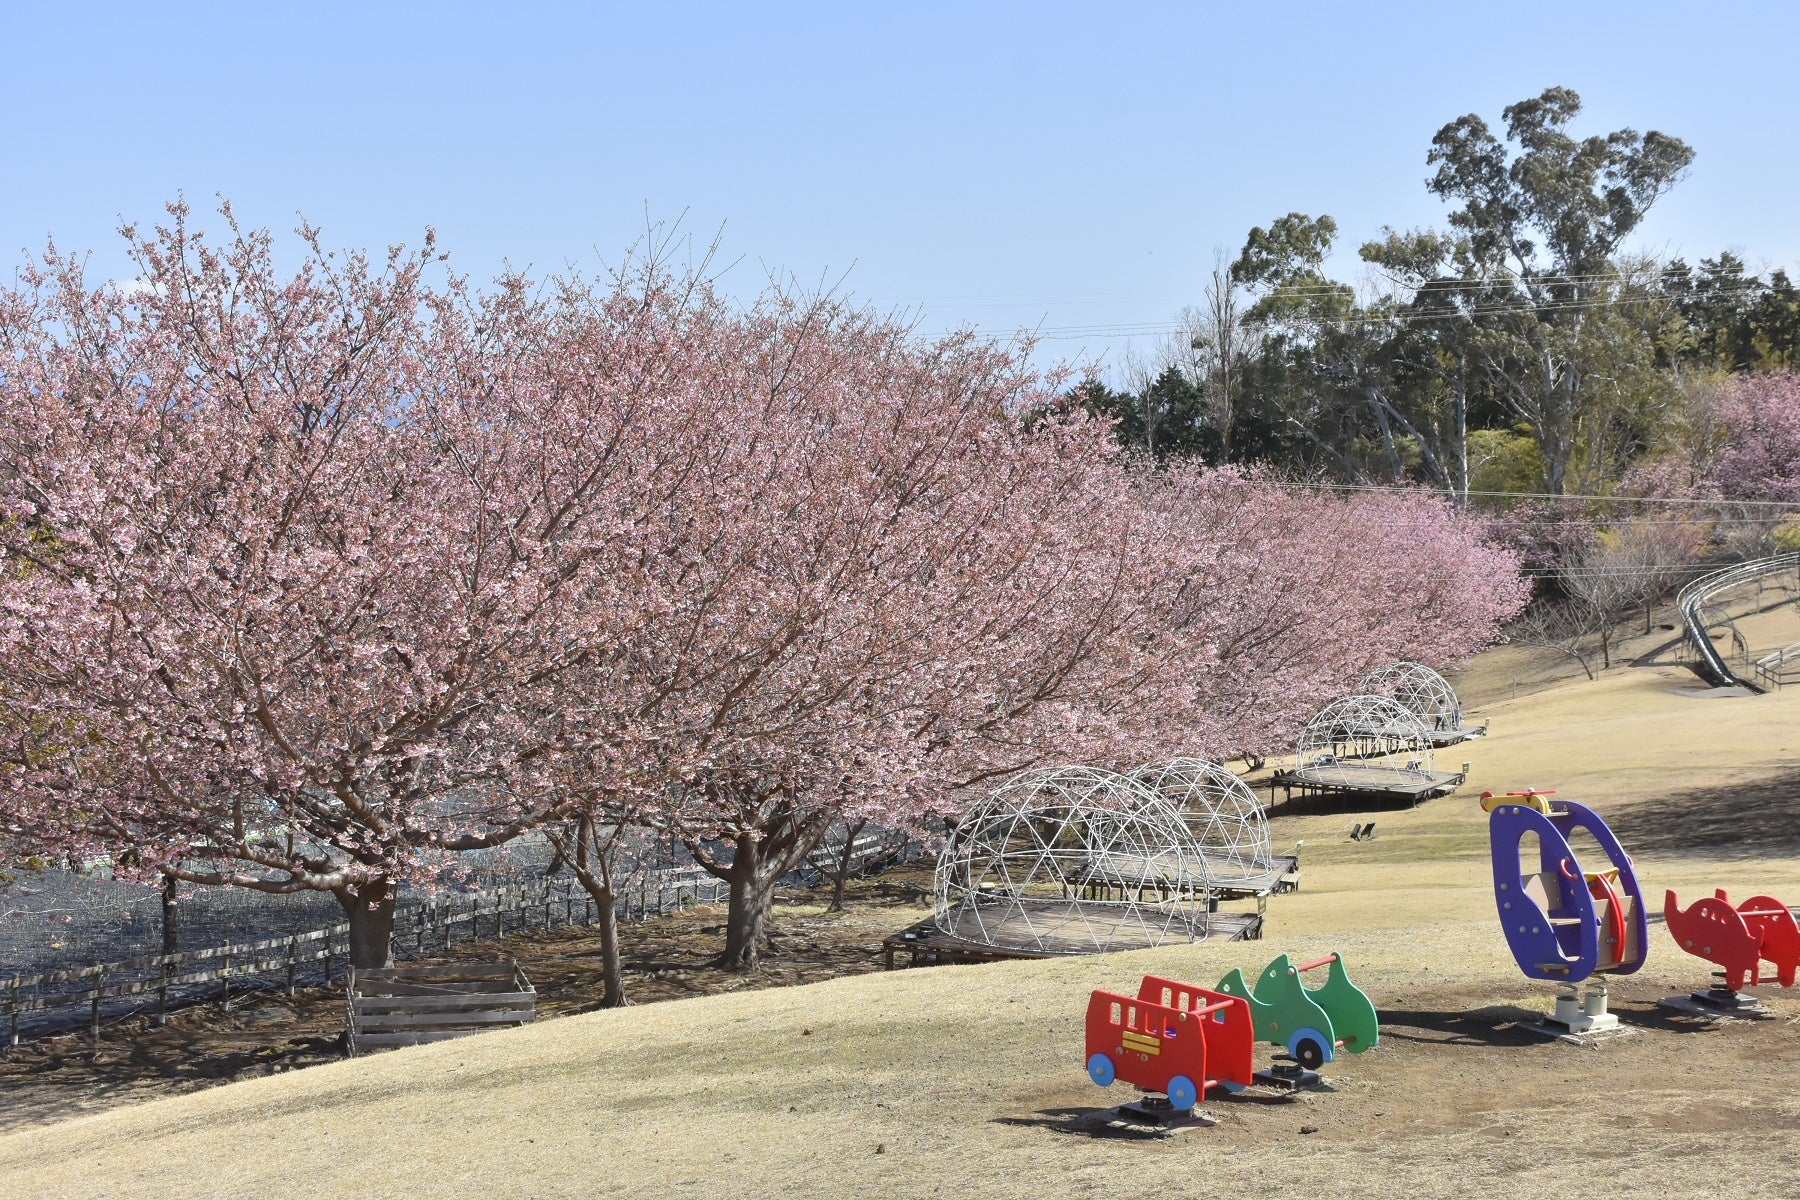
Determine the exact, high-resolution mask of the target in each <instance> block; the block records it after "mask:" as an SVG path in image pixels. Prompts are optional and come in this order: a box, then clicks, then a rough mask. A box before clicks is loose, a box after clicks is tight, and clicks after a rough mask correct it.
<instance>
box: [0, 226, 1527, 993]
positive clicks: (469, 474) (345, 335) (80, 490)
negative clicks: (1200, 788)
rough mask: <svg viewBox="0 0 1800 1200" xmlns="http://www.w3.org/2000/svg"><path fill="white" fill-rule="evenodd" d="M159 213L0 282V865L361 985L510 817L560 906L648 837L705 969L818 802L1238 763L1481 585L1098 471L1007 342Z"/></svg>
mask: <svg viewBox="0 0 1800 1200" xmlns="http://www.w3.org/2000/svg"><path fill="white" fill-rule="evenodd" d="M171 211H172V222H171V224H170V225H169V226H168V227H167V228H163V229H159V230H158V231H157V232H156V233H155V235H154V236H151V237H148V238H144V239H137V238H136V237H135V235H134V237H133V244H134V246H135V253H136V255H137V262H138V267H139V271H140V274H141V279H140V281H139V282H138V284H137V285H136V286H134V287H133V288H131V289H120V288H115V287H111V286H101V287H94V286H90V285H89V284H88V283H87V282H86V281H85V280H84V279H83V277H82V272H81V269H80V265H79V263H78V262H76V261H74V260H72V259H69V258H67V257H65V256H62V255H60V254H58V253H57V252H55V251H54V250H52V251H50V252H49V253H48V254H46V255H45V257H44V258H43V259H42V260H41V261H38V262H36V263H33V264H31V265H29V266H28V267H27V268H26V269H25V270H24V271H23V273H22V274H21V277H20V282H19V284H18V286H16V287H14V288H12V289H9V290H7V291H5V292H4V293H0V339H3V341H4V348H5V358H4V360H0V730H4V732H5V733H6V735H7V736H6V745H5V749H4V751H3V752H0V754H3V758H4V766H3V769H4V773H5V776H6V778H5V779H4V780H0V834H4V835H5V836H8V837H11V838H16V839H23V840H26V841H29V842H30V843H31V844H32V845H33V846H34V847H38V848H42V849H46V850H49V851H53V852H55V853H57V854H60V855H63V856H65V857H75V858H81V857H93V856H99V855H106V856H110V857H112V858H113V860H114V861H115V862H116V863H117V864H119V865H120V867H121V868H122V869H125V870H128V871H129V870H136V871H141V872H144V873H146V874H151V873H155V872H159V871H160V872H167V873H168V874H170V875H172V876H174V877H176V878H179V879H182V880H184V881H188V882H192V883H203V884H229V885H235V886H242V887H250V888H258V889H262V890H265V891H276V892H287V891H296V890H303V889H315V890H324V891H329V892H331V893H333V894H334V895H335V896H336V897H337V898H338V900H339V901H340V903H342V905H343V906H344V908H345V910H346V912H347V913H348V914H349V915H350V920H351V925H352V943H353V957H354V960H355V961H356V962H357V963H358V964H359V965H365V966H366V965H376V964H379V963H381V962H384V961H385V960H386V957H387V954H388V940H389V932H390V929H391V924H392V919H393V905H394V897H395V894H396V890H397V889H398V888H399V887H402V886H405V885H409V884H415V883H423V882H427V881H429V880H430V879H431V878H433V877H434V876H435V875H436V874H437V873H438V872H440V871H442V870H444V869H446V868H451V867H453V866H454V864H455V863H456V861H457V856H458V855H459V854H460V853H462V852H464V851H468V850H474V849H481V848H486V847H491V846H495V845H499V844H501V843H503V842H505V841H508V840H510V839H512V838H515V837H518V836H520V835H521V834H523V833H526V832H528V831H531V830H534V829H539V828H542V829H545V830H546V831H547V832H548V834H549V835H550V836H551V837H552V839H553V840H555V841H556V842H557V844H558V845H559V846H560V847H561V848H562V850H563V854H564V858H565V859H566V860H567V861H569V862H570V864H571V866H572V867H573V868H574V869H576V871H577V875H578V877H579V878H580V879H581V880H582V882H583V884H584V885H585V886H587V887H588V888H589V890H590V891H591V892H593V893H594V894H595V896H596V898H597V899H600V900H601V901H602V903H601V908H602V910H603V912H608V911H610V902H611V898H612V896H613V892H614V887H615V884H614V881H613V858H612V855H614V854H615V853H616V852H617V851H618V848H619V846H620V845H621V844H622V843H623V842H624V841H627V840H629V838H631V837H634V836H638V834H637V833H635V832H633V831H641V830H651V831H655V832H657V833H659V834H664V835H671V834H672V835H674V836H676V837H679V838H680V839H681V840H683V841H684V842H685V843H686V845H687V846H688V848H689V850H690V852H691V853H692V854H693V855H694V857H695V858H696V859H697V860H698V861H699V862H700V863H701V864H702V865H703V866H705V867H706V868H707V869H708V870H710V871H713V872H714V873H715V874H717V875H719V876H720V877H721V878H723V879H725V880H727V881H728V882H729V885H730V894H731V904H730V913H729V916H728V919H727V927H726V938H725V946H724V953H723V959H724V961H725V962H726V963H727V964H729V965H732V966H736V967H748V966H751V965H753V964H754V963H755V961H756V958H757V955H758V953H759V951H760V946H761V944H762V942H763V940H764V929H765V925H766V922H767V920H768V916H769V912H770V906H771V904H772V901H773V897H774V893H775V886H776V884H777V882H778V881H779V880H780V879H781V878H782V877H783V876H784V875H785V874H787V873H788V872H789V871H790V870H792V869H793V867H794V866H795V865H797V864H798V863H799V862H800V861H801V860H802V859H803V858H804V857H805V856H806V855H807V854H808V853H810V852H811V851H812V850H813V849H814V848H815V847H816V846H817V844H818V842H819V840H820V838H821V837H822V836H823V835H824V833H825V831H826V829H827V828H828V827H829V826H830V824H831V823H832V822H833V821H837V820H842V821H845V822H848V823H851V824H855V823H858V822H861V821H865V820H874V821H878V822H880V823H882V824H884V825H890V826H903V827H904V826H917V825H921V824H923V823H924V822H926V821H928V820H930V819H931V818H933V817H935V816H937V815H939V814H943V813H945V812H948V811H952V810H954V809H955V808H956V807H957V806H958V805H959V804H960V802H961V800H962V798H963V797H965V796H966V795H967V794H969V790H970V789H972V788H977V787H980V786H982V785H984V784H986V783H987V782H989V781H991V780H994V779H996V778H998V777H1000V776H1002V775H1005V774H1008V773H1010V772H1012V771H1015V770H1018V769H1021V768H1024V767H1028V766H1032V765H1035V764H1038V763H1041V762H1045V761H1052V760H1055V761H1101V762H1116V763H1132V762H1137V761H1142V760H1144V759H1147V758H1151V757H1155V756H1157V755H1170V754H1174V753H1176V752H1192V751H1194V750H1202V751H1212V752H1223V751H1228V750H1236V749H1244V748H1248V747H1252V746H1266V745H1268V744H1270V743H1272V742H1274V741H1276V740H1278V739H1279V737H1280V736H1282V735H1284V734H1285V733H1286V732H1287V731H1288V729H1289V728H1291V726H1292V725H1293V724H1294V723H1295V722H1297V721H1298V720H1300V719H1301V718H1303V717H1304V715H1305V714H1306V713H1307V712H1310V711H1311V709H1312V708H1314V707H1316V706H1317V704H1318V703H1319V702H1320V701H1321V700H1323V699H1324V698H1326V697H1327V696H1328V695H1330V694H1332V693H1333V691H1335V690H1336V689H1339V688H1341V687H1343V686H1346V685H1347V684H1348V683H1350V682H1351V681H1353V680H1354V679H1355V678H1357V677H1358V676H1360V675H1361V674H1362V673H1363V672H1364V671H1366V670H1367V669H1368V668H1369V667H1370V666H1373V665H1376V664H1377V663H1379V662H1382V661H1386V660H1389V659H1392V658H1396V657H1423V658H1427V659H1432V660H1436V661H1450V660H1452V659H1455V658H1457V657H1461V656H1462V655H1465V654H1467V653H1469V652H1471V651H1473V650H1474V649H1476V648H1478V647H1479V646H1480V645H1481V644H1483V643H1484V642H1485V641H1486V640H1487V639H1489V638H1490V637H1491V636H1492V635H1493V633H1494V630H1495V628H1496V627H1497V624H1498V622H1499V621H1501V620H1503V619H1504V618H1505V617H1507V616H1509V615H1511V612H1512V611H1514V610H1515V609H1516V608H1517V606H1518V603H1519V602H1521V600H1522V595H1523V593H1522V585H1521V584H1520V582H1519V580H1518V577H1517V570H1516V561H1515V560H1514V559H1512V558H1511V556H1510V555H1509V554H1507V553H1506V552H1503V551H1500V550H1496V549H1493V548H1491V547H1489V546H1488V545H1487V543H1486V540H1485V537H1486V535H1485V533H1484V531H1483V529H1482V528H1481V527H1480V526H1479V525H1478V524H1477V523H1475V522H1473V521H1471V520H1470V519H1468V518H1465V517H1463V516H1460V515H1458V514H1457V513H1456V512H1454V511H1453V510H1451V509H1450V508H1448V507H1446V506H1445V505H1443V504H1442V503H1441V502H1438V501H1435V500H1432V499H1430V498H1429V497H1425V496H1422V495H1401V496H1386V495H1355V496H1349V497H1343V496H1337V495H1332V494H1328V493H1322V492H1318V491H1314V490H1310V489H1306V488H1294V487H1289V486H1286V485H1283V484H1281V483H1280V482H1279V481H1277V480H1275V479H1272V478H1269V477H1266V476H1260V475H1255V474H1245V473H1241V472H1210V473H1209V472H1205V471H1200V470H1197V469H1191V468H1176V469H1173V470H1170V471H1167V472H1162V471H1158V470H1157V469H1155V468H1153V467H1152V466H1150V465H1149V464H1145V463H1139V462H1136V461H1133V460H1131V459H1129V458H1127V457H1124V456H1122V455H1121V454H1120V452H1119V451H1117V449H1116V448H1115V447H1114V445H1113V442H1112V440H1111V438H1110V436H1109V430H1108V429H1107V428H1106V426H1105V425H1104V424H1103V423H1102V422H1099V421H1097V420H1095V419H1093V418H1090V417H1088V416H1086V415H1084V414H1081V413H1070V412H1066V411H1061V410H1059V409H1058V408H1057V407H1056V403H1055V399H1056V397H1057V395H1058V393H1059V391H1060V387H1061V384H1062V382H1063V381H1062V380H1061V379H1059V378H1056V377H1048V378H1046V377H1044V376H1041V375H1039V374H1038V373H1036V372H1034V371H1033V370H1032V369H1031V368H1030V366H1029V365H1028V361H1027V358H1028V351H1029V347H1021V346H1004V345H998V344H994V343H991V342H988V341H984V340H982V339H979V338H976V337H974V336H972V335H967V334H963V335H956V336H952V337H948V338H940V339H923V338H918V337H916V336H914V335H913V333H912V331H911V330H910V329H909V328H908V327H907V326H905V325H904V324H903V323H899V322H896V321H893V320H890V319H887V318H884V317H882V316H880V315H878V314H875V313H872V312H869V311H866V310H863V309H859V308H856V307H855V306H852V305H849V304H847V303H844V302H842V301H841V300H838V299H835V298H833V297H829V296H826V297H817V296H805V295H802V294H798V293H794V292H791V291H787V290H783V289H779V288H777V289H771V290H770V291H769V292H768V293H767V294H765V295H764V296H762V297H761V298H759V299H758V300H756V301H755V302H753V303H752V304H750V305H749V306H748V307H745V308H736V307H733V306H731V305H729V304H727V303H725V302H724V301H723V300H722V299H721V298H720V297H718V296H717V295H715V294H714V293H713V292H712V291H711V290H710V289H709V288H708V287H707V286H706V285H705V283H704V281H703V280H701V279H700V278H698V277H696V276H693V275H673V274H670V273H668V272H666V271H664V270H662V269H661V268H660V267H659V265H658V264H657V262H656V259H655V256H654V255H651V256H650V258H649V259H648V260H634V262H633V264H632V265H630V266H628V268H627V269H625V270H623V271H622V272H621V273H619V274H618V275H615V276H614V277H612V278H611V279H610V280H601V281H590V280H585V279H582V278H579V277H569V278H565V279H561V280H556V281H553V282H552V283H551V284H550V285H549V286H547V287H545V288H542V289H538V288H534V287H532V286H531V285H529V284H528V283H527V282H526V281H525V280H523V279H521V278H516V277H505V278H502V279H501V280H499V281H498V282H497V284H496V285H495V286H494V287H493V288H491V289H489V290H487V291H482V292H478V291H476V290H474V289H471V288H470V287H468V286H467V284H466V283H465V282H464V281H462V280H460V279H458V278H457V277H455V276H453V275H450V274H448V273H447V270H446V269H445V268H443V267H441V266H440V265H439V263H438V261H437V255H436V251H435V247H434V245H433V244H432V243H431V242H430V241H429V239H428V240H427V243H426V245H425V247H424V248H423V249H422V250H419V251H416V252H411V253H409V252H407V251H404V250H401V249H394V250H391V251H390V252H389V253H388V254H387V256H386V257H385V258H384V259H379V260H374V259H370V258H369V257H368V256H365V255H360V254H350V255H334V254H331V253H328V252H326V251H325V250H324V249H323V248H322V247H321V245H320V243H319V239H318V236H317V234H316V233H314V232H313V231H311V230H305V231H303V234H304V236H305V240H306V242H307V245H308V247H309V255H308V257H307V260H306V262H305V263H304V264H303V266H302V267H301V268H300V270H299V271H298V272H297V273H295V274H293V275H291V276H288V277H283V276H282V275H280V274H279V273H278V272H277V271H276V269H275V267H274V264H273V260H272V250H271V242H270V239H269V238H268V237H267V235H264V234H260V233H247V232H244V231H243V230H241V229H239V228H238V227H237V226H236V224H235V223H234V222H231V218H230V212H229V209H226V210H225V213H224V215H225V217H226V219H227V221H228V223H230V224H231V229H232V237H231V239H230V240H229V241H228V242H227V243H226V244H224V245H223V246H222V248H220V249H218V250H214V249H213V248H212V247H211V246H210V245H209V244H208V243H207V242H206V241H205V239H203V238H201V237H200V236H199V235H198V234H196V233H194V232H192V231H191V230H190V228H189V226H188V223H187V218H188V213H187V211H186V210H185V208H183V207H181V206H179V205H178V206H175V207H174V208H173V209H172V210H171ZM608 928H609V930H610V927H608ZM608 937H610V949H609V951H608V953H607V956H606V957H607V964H606V969H607V970H608V971H609V973H611V975H612V976H614V977H615V978H616V976H617V974H618V950H617V937H616V930H611V931H610V932H609V933H608ZM613 998H614V999H617V998H618V997H617V996H614V997H613Z"/></svg>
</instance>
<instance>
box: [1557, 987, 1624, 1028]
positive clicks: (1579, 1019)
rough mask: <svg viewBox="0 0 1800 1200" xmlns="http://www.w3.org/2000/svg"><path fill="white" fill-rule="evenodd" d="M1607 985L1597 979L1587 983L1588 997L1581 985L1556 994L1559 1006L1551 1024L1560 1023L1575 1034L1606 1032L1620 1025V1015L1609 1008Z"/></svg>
mask: <svg viewBox="0 0 1800 1200" xmlns="http://www.w3.org/2000/svg"><path fill="white" fill-rule="evenodd" d="M1606 1001H1607V992H1606V984H1605V983H1604V982H1603V981H1600V980H1595V981H1593V982H1590V983H1589V984H1588V986H1587V996H1586V997H1585V998H1584V997H1583V996H1582V994H1581V990H1580V989H1579V988H1575V987H1571V988H1569V989H1568V990H1567V991H1565V992H1561V993H1559V994H1558V995H1557V997H1556V1009H1555V1011H1553V1012H1552V1013H1551V1014H1550V1020H1549V1023H1550V1024H1552V1025H1560V1026H1562V1029H1563V1031H1564V1032H1568V1033H1573V1034H1583V1033H1605V1032H1607V1031H1608V1030H1613V1029H1617V1028H1618V1027H1619V1018H1618V1017H1617V1016H1615V1015H1614V1014H1613V1013H1611V1012H1610V1011H1608V1010H1607V1007H1606Z"/></svg>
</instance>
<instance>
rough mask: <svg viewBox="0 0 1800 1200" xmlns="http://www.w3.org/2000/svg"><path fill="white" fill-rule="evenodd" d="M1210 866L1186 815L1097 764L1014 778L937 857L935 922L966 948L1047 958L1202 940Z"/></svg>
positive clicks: (982, 805) (967, 821) (985, 801)
mask: <svg viewBox="0 0 1800 1200" xmlns="http://www.w3.org/2000/svg"><path fill="white" fill-rule="evenodd" d="M1207 878H1208V876H1207V864H1206V859H1205V856H1204V855H1203V854H1202V853H1201V850H1200V845H1199V842H1198V841H1197V840H1196V839H1195V837H1194V834H1193V832H1192V830H1191V829H1190V828H1189V827H1188V823H1187V822H1186V821H1185V820H1184V819H1183V817H1182V814H1181V813H1180V812H1179V811H1178V810H1177V809H1176V807H1175V806H1174V805H1173V804H1171V803H1169V801H1167V800H1166V799H1164V798H1163V797H1162V796H1160V795H1158V794H1157V793H1156V792H1154V791H1152V790H1151V789H1150V788H1148V787H1146V786H1145V785H1144V784H1142V783H1140V782H1138V781H1137V780H1135V779H1133V778H1131V777H1129V776H1126V775H1121V774H1119V773H1118V772H1116V771H1108V770H1104V769H1102V768H1098V767H1069V766H1064V767H1041V768H1038V769H1035V770H1031V771H1026V772H1023V773H1021V774H1019V775H1015V776H1013V777H1012V778H1011V779H1008V780H1007V781H1006V782H1005V783H1002V784H1001V785H1000V786H999V787H997V788H995V789H994V790H993V791H992V792H990V793H989V794H988V795H987V796H986V797H985V798H983V799H982V800H981V801H979V802H977V803H976V804H975V805H973V806H972V807H971V808H970V809H969V812H968V814H967V815H966V816H965V817H964V818H963V820H962V822H961V823H960V824H959V825H958V826H957V829H956V832H954V833H953V834H951V836H950V839H949V841H947V842H946V843H945V845H944V849H943V852H942V853H941V854H940V855H939V856H938V862H937V870H936V872H935V877H934V880H933V883H934V888H933V891H934V896H935V903H934V912H933V923H934V924H935V925H936V926H937V928H938V929H939V930H940V931H942V932H943V933H946V934H948V935H950V936H951V937H953V938H958V939H961V940H963V941H967V942H973V943H976V944H978V945H983V946H992V947H998V948H1002V949H1010V950H1020V951H1027V952H1033V953H1041V954H1085V953H1093V952H1095V951H1108V950H1127V949H1142V948H1145V947H1148V946H1159V945H1162V944H1164V943H1165V942H1178V943H1179V942H1194V941H1200V940H1203V939H1204V938H1205V937H1206V935H1207V932H1208V929H1209V920H1208V914H1207V908H1208V900H1209V890H1208V887H1207V882H1206V881H1207Z"/></svg>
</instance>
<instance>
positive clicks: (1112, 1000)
mask: <svg viewBox="0 0 1800 1200" xmlns="http://www.w3.org/2000/svg"><path fill="white" fill-rule="evenodd" d="M1253 1039H1254V1034H1253V1026H1252V1024H1251V1020H1250V1005H1249V1002H1248V1001H1246V1000H1243V999H1241V998H1239V997H1237V996H1227V995H1226V994H1225V993H1223V992H1215V991H1212V990H1211V989H1209V988H1203V987H1197V986H1196V985H1194V984H1191V983H1182V982H1180V981H1179V980H1175V979H1164V978H1162V977H1161V976H1158V975H1146V976H1144V982H1143V984H1142V985H1141V986H1140V987H1139V988H1138V994H1137V995H1136V996H1127V995H1125V994H1123V993H1121V992H1107V991H1097V992H1095V993H1094V994H1093V997H1092V998H1091V999H1089V1001H1088V1011H1087V1069H1088V1078H1089V1079H1092V1080H1093V1081H1094V1082H1095V1083H1097V1084H1099V1085H1100V1086H1101V1087H1109V1086H1111V1085H1112V1084H1113V1083H1114V1082H1115V1081H1117V1082H1119V1083H1129V1084H1134V1085H1136V1086H1137V1087H1138V1088H1139V1089H1141V1090H1143V1091H1146V1092H1161V1093H1163V1094H1164V1095H1166V1096H1167V1097H1168V1098H1169V1107H1170V1108H1172V1109H1174V1110H1176V1111H1177V1112H1186V1111H1188V1110H1189V1109H1191V1108H1193V1107H1194V1105H1196V1104H1198V1103H1199V1102H1200V1101H1201V1100H1202V1099H1203V1098H1204V1097H1205V1096H1206V1093H1207V1091H1208V1090H1209V1089H1211V1088H1215V1087H1220V1088H1226V1089H1228V1090H1231V1091H1236V1090H1238V1089H1241V1088H1246V1087H1249V1086H1250V1070H1251V1066H1250V1057H1251V1043H1252V1041H1253Z"/></svg>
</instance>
